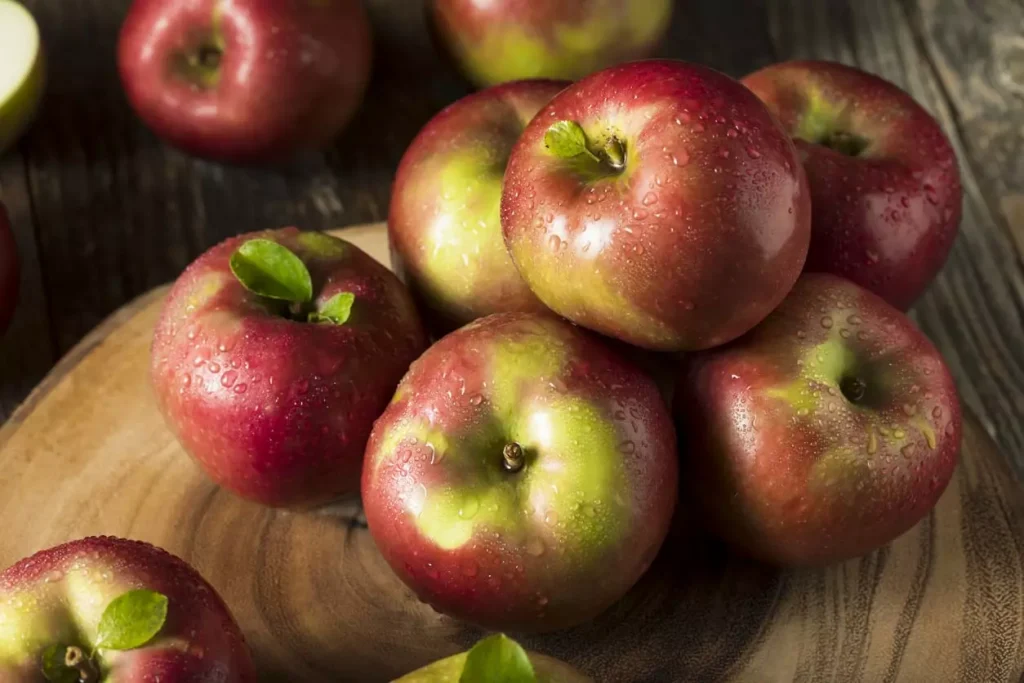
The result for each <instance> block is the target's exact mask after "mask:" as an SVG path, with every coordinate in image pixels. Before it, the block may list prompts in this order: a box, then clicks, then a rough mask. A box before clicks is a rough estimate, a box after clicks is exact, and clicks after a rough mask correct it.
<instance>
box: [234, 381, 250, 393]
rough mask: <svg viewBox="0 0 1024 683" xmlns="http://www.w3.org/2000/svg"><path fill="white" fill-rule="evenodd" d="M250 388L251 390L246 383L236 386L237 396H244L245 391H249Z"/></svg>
mask: <svg viewBox="0 0 1024 683" xmlns="http://www.w3.org/2000/svg"><path fill="white" fill-rule="evenodd" d="M248 388H249V386H248V385H247V384H246V383H245V382H242V383H241V384H236V385H235V389H234V391H235V393H236V394H244V393H245V390H246V389H248Z"/></svg>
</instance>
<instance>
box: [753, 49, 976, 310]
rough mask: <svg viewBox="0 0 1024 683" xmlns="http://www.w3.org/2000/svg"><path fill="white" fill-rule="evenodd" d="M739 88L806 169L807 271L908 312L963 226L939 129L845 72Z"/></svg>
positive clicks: (917, 110) (948, 148) (956, 174)
mask: <svg viewBox="0 0 1024 683" xmlns="http://www.w3.org/2000/svg"><path fill="white" fill-rule="evenodd" d="M743 83H744V84H745V85H746V86H747V87H748V88H750V89H751V90H753V91H754V92H755V93H756V94H757V95H758V97H760V98H761V99H762V100H763V101H764V102H765V103H766V104H767V105H768V108H769V109H771V110H772V112H773V113H774V114H775V115H776V116H777V117H778V118H779V120H780V121H781V122H782V124H783V126H785V128H786V130H787V131H789V133H790V135H792V136H793V137H794V138H796V144H797V147H798V149H799V150H800V155H801V157H802V159H803V163H804V168H805V169H806V170H807V178H808V181H809V182H810V186H811V205H812V207H813V214H814V225H813V229H812V235H811V249H810V252H809V253H808V255H807V266H806V269H807V270H809V271H819V272H827V273H835V274H836V275H841V276H843V277H845V278H847V279H850V280H852V281H854V282H856V283H857V284H859V285H861V286H862V287H867V288H868V289H870V290H871V291H873V292H875V293H876V294H878V295H879V296H881V297H882V298H883V299H885V300H886V301H888V302H889V303H890V304H892V305H893V306H896V307H897V308H900V309H902V310H906V309H908V308H910V306H911V305H912V304H913V303H914V301H915V300H916V299H917V298H918V297H919V296H920V295H921V293H922V292H924V290H925V288H926V287H927V286H928V284H929V283H930V282H931V281H932V279H933V278H934V277H935V274H936V273H938V271H939V269H940V268H942V265H943V264H944V263H945V262H946V258H947V257H948V256H949V251H950V249H951V248H952V246H953V242H954V240H955V239H956V234H957V229H958V227H959V225H960V212H961V204H962V201H963V197H962V194H963V193H962V190H961V186H960V171H959V169H958V167H957V163H956V155H955V154H954V153H953V147H952V145H951V144H950V142H949V140H948V138H947V137H946V135H945V134H944V133H943V132H942V129H941V128H940V127H939V124H938V123H936V121H935V119H933V118H932V117H931V115H930V114H929V113H928V112H927V111H925V109H924V108H923V107H922V106H921V105H919V104H918V103H917V102H915V101H914V100H913V98H911V97H910V95H908V94H907V93H905V92H903V91H902V90H900V89H899V88H898V87H896V86H895V85H893V84H892V83H889V82H887V81H885V80H882V79H881V78H878V77H877V76H873V75H871V74H869V73H865V72H863V71H860V70H858V69H854V68H852V67H848V66H843V65H841V64H835V63H831V62H787V63H784V64H776V65H774V66H770V67H768V68H766V69H763V70H761V71H758V72H757V73H753V74H751V75H749V76H747V77H746V78H745V79H743Z"/></svg>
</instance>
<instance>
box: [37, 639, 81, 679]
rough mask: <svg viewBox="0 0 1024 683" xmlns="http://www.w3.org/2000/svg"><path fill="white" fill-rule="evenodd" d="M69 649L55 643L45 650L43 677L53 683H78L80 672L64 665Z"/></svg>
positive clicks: (43, 655)
mask: <svg viewBox="0 0 1024 683" xmlns="http://www.w3.org/2000/svg"><path fill="white" fill-rule="evenodd" d="M67 649H68V648H67V647H66V646H64V645H58V644H56V643H54V644H53V645H51V646H49V647H48V648H46V649H45V650H43V654H42V665H43V677H44V678H46V680H48V681H51V683H78V671H77V670H76V669H72V668H71V667H69V666H67V665H66V664H64V655H65V653H66V652H67Z"/></svg>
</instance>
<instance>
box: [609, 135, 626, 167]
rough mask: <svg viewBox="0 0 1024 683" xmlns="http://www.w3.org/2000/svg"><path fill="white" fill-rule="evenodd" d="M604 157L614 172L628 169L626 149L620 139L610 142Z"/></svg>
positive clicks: (612, 139)
mask: <svg viewBox="0 0 1024 683" xmlns="http://www.w3.org/2000/svg"><path fill="white" fill-rule="evenodd" d="M604 155H605V158H606V159H607V160H608V165H609V166H611V167H612V169H613V170H616V171H621V170H622V169H623V168H625V167H626V148H625V146H624V145H623V144H622V142H621V141H620V140H619V139H618V138H616V137H612V138H611V139H610V140H608V142H607V144H605V146H604Z"/></svg>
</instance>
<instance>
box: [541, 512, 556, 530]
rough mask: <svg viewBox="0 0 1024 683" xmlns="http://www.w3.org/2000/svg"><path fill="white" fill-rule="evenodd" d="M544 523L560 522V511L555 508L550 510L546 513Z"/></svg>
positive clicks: (549, 524)
mask: <svg viewBox="0 0 1024 683" xmlns="http://www.w3.org/2000/svg"><path fill="white" fill-rule="evenodd" d="M544 523H545V524H547V525H548V526H554V525H556V524H558V513H557V512H555V511H554V510H548V511H547V512H545V513H544Z"/></svg>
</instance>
